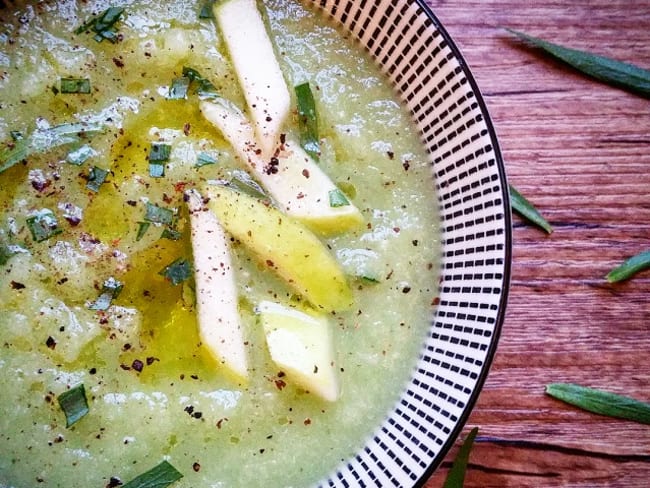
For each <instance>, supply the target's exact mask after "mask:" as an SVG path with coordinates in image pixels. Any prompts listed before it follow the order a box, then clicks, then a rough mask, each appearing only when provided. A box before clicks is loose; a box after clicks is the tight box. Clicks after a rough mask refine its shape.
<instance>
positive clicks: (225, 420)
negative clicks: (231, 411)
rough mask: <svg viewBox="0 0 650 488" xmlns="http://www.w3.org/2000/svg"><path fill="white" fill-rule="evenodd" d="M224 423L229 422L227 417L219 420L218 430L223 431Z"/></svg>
mask: <svg viewBox="0 0 650 488" xmlns="http://www.w3.org/2000/svg"><path fill="white" fill-rule="evenodd" d="M224 422H228V418H227V417H224V418H222V419H219V420H217V429H221V426H222V425H223V423H224Z"/></svg>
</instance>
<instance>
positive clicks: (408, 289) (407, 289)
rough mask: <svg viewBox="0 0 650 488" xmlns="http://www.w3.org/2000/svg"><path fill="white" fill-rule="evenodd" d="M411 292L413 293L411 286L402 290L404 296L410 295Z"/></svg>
mask: <svg viewBox="0 0 650 488" xmlns="http://www.w3.org/2000/svg"><path fill="white" fill-rule="evenodd" d="M410 291H411V287H410V286H405V287H404V288H402V293H404V294H406V293H408V292H410Z"/></svg>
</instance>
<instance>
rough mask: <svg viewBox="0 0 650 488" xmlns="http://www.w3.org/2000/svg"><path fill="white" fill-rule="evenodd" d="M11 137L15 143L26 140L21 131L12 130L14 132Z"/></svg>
mask: <svg viewBox="0 0 650 488" xmlns="http://www.w3.org/2000/svg"><path fill="white" fill-rule="evenodd" d="M9 135H11V138H12V139H13V140H14V141H20V140H22V139H24V137H23V133H22V132H20V131H19V130H12V131H11V132H10V133H9Z"/></svg>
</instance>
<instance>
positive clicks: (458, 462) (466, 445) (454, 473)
mask: <svg viewBox="0 0 650 488" xmlns="http://www.w3.org/2000/svg"><path fill="white" fill-rule="evenodd" d="M477 434H478V427H474V428H473V429H472V430H471V431H470V432H469V434H467V437H466V438H465V441H464V442H463V445H462V446H460V449H459V451H458V454H456V459H454V464H453V465H452V466H451V469H450V470H449V473H448V474H447V478H446V479H445V484H444V485H442V486H443V488H463V485H464V484H465V473H467V465H468V464H469V455H470V452H471V451H472V446H473V445H474V439H476V435H477Z"/></svg>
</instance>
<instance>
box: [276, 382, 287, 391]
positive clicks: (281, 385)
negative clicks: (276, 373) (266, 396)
mask: <svg viewBox="0 0 650 488" xmlns="http://www.w3.org/2000/svg"><path fill="white" fill-rule="evenodd" d="M286 386H287V384H286V383H285V382H284V381H283V380H275V387H276V388H277V389H278V390H280V391H282V390H283V389H284V388H285V387H286Z"/></svg>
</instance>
